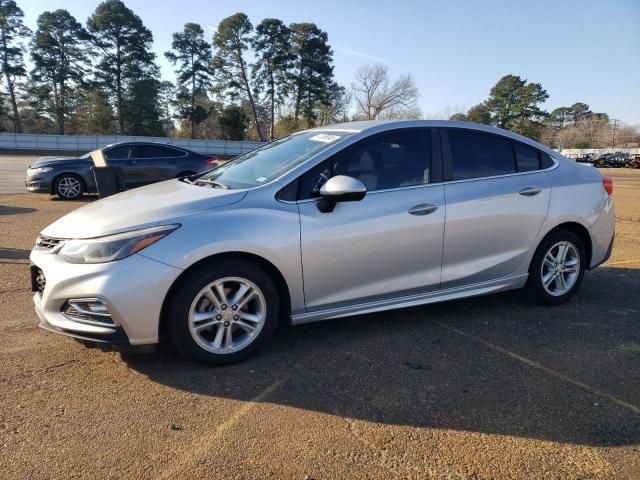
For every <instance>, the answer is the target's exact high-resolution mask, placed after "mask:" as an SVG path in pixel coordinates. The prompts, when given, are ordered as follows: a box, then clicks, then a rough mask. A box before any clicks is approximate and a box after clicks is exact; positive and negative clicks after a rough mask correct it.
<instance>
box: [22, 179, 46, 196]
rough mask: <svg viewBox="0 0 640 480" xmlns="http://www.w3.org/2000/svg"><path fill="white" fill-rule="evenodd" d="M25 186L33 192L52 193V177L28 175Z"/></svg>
mask: <svg viewBox="0 0 640 480" xmlns="http://www.w3.org/2000/svg"><path fill="white" fill-rule="evenodd" d="M24 186H25V187H27V191H28V192H31V193H51V178H48V177H46V176H39V175H33V176H29V175H27V178H26V179H25V181H24Z"/></svg>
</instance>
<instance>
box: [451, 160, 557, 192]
mask: <svg viewBox="0 0 640 480" xmlns="http://www.w3.org/2000/svg"><path fill="white" fill-rule="evenodd" d="M549 158H551V160H552V161H553V165H551V166H550V167H548V168H544V169H542V170H531V171H529V172H513V173H505V174H503V175H491V176H490V177H477V178H464V179H461V180H447V181H445V182H442V183H444V184H445V185H449V184H452V183H463V182H477V181H478V180H491V179H494V178H509V177H515V176H517V175H531V174H534V173H541V172H550V171H552V170H555V169H556V168H558V166H559V165H560V162H559V161H558V159H556V158H554V157H552V156H551V155H549Z"/></svg>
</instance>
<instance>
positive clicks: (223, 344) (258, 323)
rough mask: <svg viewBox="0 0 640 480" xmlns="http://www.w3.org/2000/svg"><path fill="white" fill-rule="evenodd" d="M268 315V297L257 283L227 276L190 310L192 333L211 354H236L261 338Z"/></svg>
mask: <svg viewBox="0 0 640 480" xmlns="http://www.w3.org/2000/svg"><path fill="white" fill-rule="evenodd" d="M266 314H267V303H266V300H265V297H264V295H263V294H262V292H261V291H260V289H259V288H258V287H257V286H256V285H255V284H254V283H252V282H250V281H249V280H247V279H245V278H240V277H225V278H221V279H219V280H216V281H214V282H211V283H210V284H208V285H207V286H206V287H204V288H203V289H202V290H200V292H199V293H198V294H197V295H196V297H195V299H194V300H193V302H192V303H191V308H190V310H189V332H190V333H191V336H192V337H193V339H194V340H195V341H196V343H197V344H198V345H199V346H200V347H201V348H203V349H204V350H206V351H208V352H211V353H216V354H228V353H234V352H237V351H240V350H242V349H244V348H245V347H247V346H248V345H249V344H250V343H251V342H253V341H254V340H255V339H256V338H257V337H258V335H259V334H260V331H261V330H262V327H263V326H264V323H265V319H266Z"/></svg>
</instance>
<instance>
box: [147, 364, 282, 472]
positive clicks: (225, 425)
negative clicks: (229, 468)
mask: <svg viewBox="0 0 640 480" xmlns="http://www.w3.org/2000/svg"><path fill="white" fill-rule="evenodd" d="M290 378H291V374H288V375H285V377H284V378H281V379H280V380H278V381H276V382H273V383H272V384H271V385H269V386H268V387H267V388H265V389H264V390H263V391H262V392H260V393H259V394H258V395H256V396H255V397H254V398H252V399H251V400H249V401H247V402H244V403H243V405H242V406H241V407H240V408H238V409H237V410H236V411H235V412H234V413H233V415H231V416H230V417H229V418H228V419H227V420H225V421H224V422H222V423H221V424H220V425H218V428H216V429H215V430H213V431H212V432H211V433H209V434H205V435H203V436H200V437H198V438H197V439H196V441H195V442H193V445H192V446H191V447H190V448H185V449H184V450H183V451H185V452H189V454H188V455H185V456H183V457H180V459H179V461H178V462H176V463H174V464H172V465H169V466H168V467H167V469H165V470H164V471H163V472H162V473H161V474H160V475H158V476H157V477H156V479H158V480H160V479H167V478H174V477H175V476H176V475H177V476H178V477H180V475H179V473H180V472H184V470H183V469H184V467H185V464H186V465H188V464H190V463H193V462H194V461H198V460H199V459H200V458H202V457H204V456H205V455H206V453H207V452H208V451H209V450H210V449H211V448H212V446H213V445H215V441H216V440H217V439H218V438H219V437H220V436H221V435H223V434H224V433H225V432H226V431H227V430H229V429H230V428H231V427H233V426H234V425H235V424H236V423H238V420H240V419H241V418H242V417H244V416H245V415H246V414H247V413H249V412H250V411H251V410H253V409H254V408H256V406H258V405H259V404H260V402H262V400H264V399H265V398H266V397H268V396H269V395H271V394H272V393H273V392H275V391H276V390H277V389H278V388H280V387H281V386H282V385H283V384H284V383H286V382H287V381H288V380H289V379H290Z"/></svg>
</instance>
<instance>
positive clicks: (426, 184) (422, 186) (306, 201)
mask: <svg viewBox="0 0 640 480" xmlns="http://www.w3.org/2000/svg"><path fill="white" fill-rule="evenodd" d="M443 184H444V182H435V183H422V184H419V185H407V186H406V187H396V188H385V189H384V190H374V191H373V192H369V191H367V195H375V194H377V193H387V192H397V191H402V190H414V189H417V188H429V187H436V186H438V185H443ZM277 200H278V201H279V202H281V203H287V204H290V205H297V204H300V203H310V202H317V201H318V200H320V197H315V198H305V199H304V200H296V201H293V202H292V201H291V200H280V199H277Z"/></svg>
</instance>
